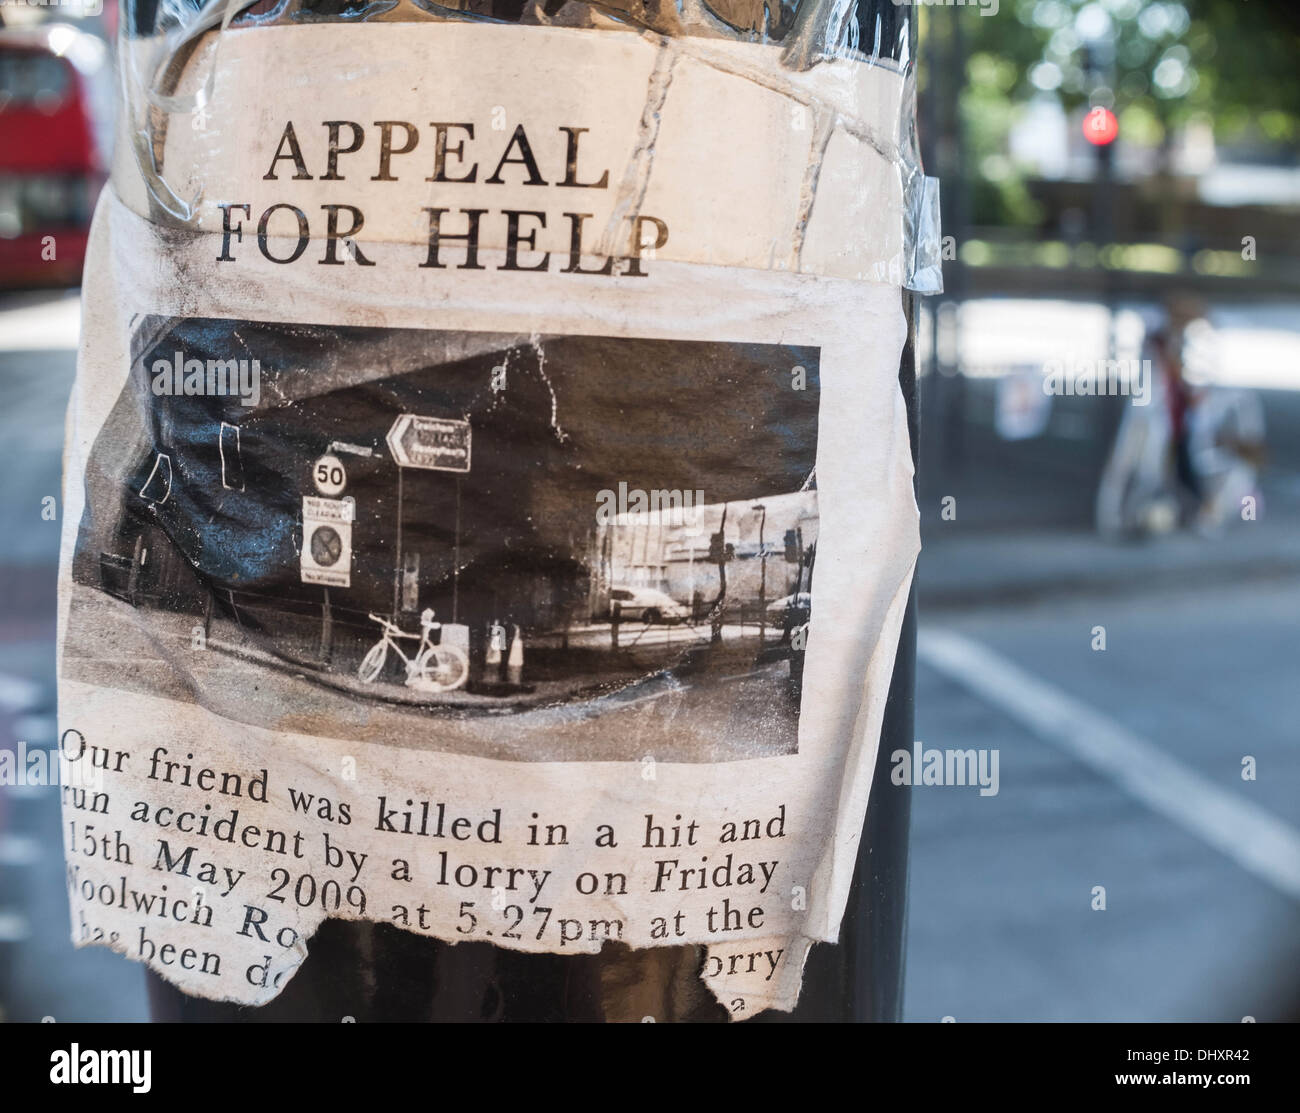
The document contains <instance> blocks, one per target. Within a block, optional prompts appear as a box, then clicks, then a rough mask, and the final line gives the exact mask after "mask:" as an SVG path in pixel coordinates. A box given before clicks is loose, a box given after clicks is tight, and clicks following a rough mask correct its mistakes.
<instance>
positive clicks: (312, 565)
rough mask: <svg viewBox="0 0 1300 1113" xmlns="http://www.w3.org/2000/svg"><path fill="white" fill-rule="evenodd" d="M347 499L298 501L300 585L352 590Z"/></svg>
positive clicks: (350, 504) (351, 505)
mask: <svg viewBox="0 0 1300 1113" xmlns="http://www.w3.org/2000/svg"><path fill="white" fill-rule="evenodd" d="M354 517H355V505H354V503H353V502H352V500H351V499H325V498H316V497H313V496H311V495H307V496H304V497H303V500H302V555H301V557H300V561H299V567H300V569H301V572H302V582H303V583H306V584H324V585H325V586H327V587H351V586H352V519H353V518H354Z"/></svg>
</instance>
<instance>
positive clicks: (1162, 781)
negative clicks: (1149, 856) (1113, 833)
mask: <svg viewBox="0 0 1300 1113" xmlns="http://www.w3.org/2000/svg"><path fill="white" fill-rule="evenodd" d="M917 657H918V658H919V659H920V660H922V661H924V662H925V663H926V664H927V665H929V666H930V667H931V668H934V669H937V670H938V671H939V672H941V673H943V674H944V675H945V676H947V677H948V678H949V679H951V680H955V681H957V682H958V683H959V684H962V685H963V686H965V687H966V688H969V689H970V690H971V691H972V692H974V693H975V694H976V695H978V696H980V697H981V698H982V699H984V700H986V701H987V702H988V703H990V704H992V705H993V706H995V707H997V708H1000V709H1001V710H1002V711H1005V712H1006V713H1007V714H1008V715H1010V716H1011V717H1012V718H1014V719H1016V720H1017V721H1019V722H1020V723H1021V724H1023V725H1024V726H1026V727H1028V728H1029V729H1030V730H1031V731H1033V732H1034V733H1035V734H1036V735H1038V737H1039V738H1041V739H1043V740H1044V741H1045V742H1050V743H1052V744H1053V745H1055V746H1056V747H1058V748H1059V749H1061V750H1063V751H1065V752H1066V753H1067V754H1069V755H1070V756H1071V757H1074V758H1075V759H1077V760H1078V761H1081V762H1083V764H1085V765H1087V766H1088V767H1090V768H1091V769H1093V770H1095V771H1096V772H1098V773H1100V774H1102V775H1103V776H1105V777H1108V778H1110V779H1111V780H1112V781H1114V782H1115V783H1116V784H1117V785H1119V787H1120V788H1122V789H1123V790H1124V791H1125V792H1127V793H1129V794H1130V795H1131V796H1133V797H1135V798H1136V799H1138V800H1139V801H1140V802H1141V803H1143V804H1145V805H1146V806H1147V807H1148V808H1150V809H1151V810H1152V811H1154V812H1157V813H1158V814H1160V815H1162V816H1164V817H1165V818H1166V819H1169V820H1172V821H1173V822H1174V823H1177V824H1178V825H1179V826H1180V827H1183V828H1184V829H1185V830H1187V831H1190V832H1191V833H1192V834H1193V835H1195V836H1196V837H1197V838H1199V839H1201V840H1202V841H1203V842H1205V843H1208V844H1209V845H1210V846H1212V847H1214V848H1215V849H1216V850H1218V851H1219V852H1220V853H1222V854H1224V855H1225V856H1227V857H1228V858H1230V859H1232V860H1233V861H1234V862H1236V863H1237V864H1238V865H1239V866H1241V867H1242V868H1243V869H1245V870H1247V871H1248V872H1249V873H1252V874H1254V875H1255V876H1256V877H1258V878H1259V879H1260V880H1262V881H1265V882H1267V883H1268V884H1269V885H1271V886H1272V887H1273V888H1275V889H1277V890H1278V891H1279V892H1281V893H1283V894H1284V895H1285V896H1287V897H1289V898H1290V899H1292V900H1295V901H1300V831H1296V830H1295V828H1293V827H1291V826H1290V825H1289V824H1287V823H1284V822H1283V821H1282V820H1280V819H1278V818H1276V817H1275V816H1273V815H1271V814H1269V813H1268V812H1267V811H1265V810H1264V809H1263V808H1260V807H1257V806H1256V805H1255V804H1252V803H1251V802H1250V801H1248V800H1243V799H1242V798H1241V797H1240V796H1238V795H1236V794H1235V793H1232V792H1228V791H1227V790H1225V789H1223V788H1220V787H1219V786H1218V785H1216V784H1215V783H1214V782H1213V781H1210V780H1208V779H1207V778H1205V777H1203V776H1201V774H1199V773H1196V772H1194V771H1193V770H1191V769H1189V768H1187V766H1185V765H1183V764H1182V763H1181V762H1179V761H1177V760H1176V759H1175V758H1172V757H1170V756H1169V755H1168V754H1166V753H1165V752H1164V751H1163V750H1161V749H1160V748H1159V747H1157V746H1155V745H1154V744H1152V743H1151V742H1149V741H1147V739H1145V738H1143V737H1141V736H1140V735H1138V734H1135V733H1133V732H1132V731H1131V730H1129V729H1128V728H1127V727H1124V726H1122V725H1120V724H1119V723H1117V722H1116V721H1115V720H1114V719H1111V718H1110V717H1109V716H1107V715H1103V714H1102V713H1101V712H1099V711H1096V710H1094V709H1093V708H1091V707H1089V706H1088V705H1087V704H1085V703H1082V702H1080V701H1079V700H1076V699H1075V698H1074V697H1072V696H1070V695H1068V694H1066V693H1065V692H1063V691H1061V690H1060V689H1059V688H1057V687H1055V686H1054V685H1052V684H1048V683H1046V682H1045V681H1042V680H1039V679H1038V678H1037V677H1035V676H1032V675H1031V674H1030V673H1027V672H1025V670H1024V669H1022V668H1020V667H1019V666H1018V665H1016V664H1013V663H1012V662H1011V661H1009V660H1007V659H1006V658H1005V657H1003V656H1001V655H1000V654H998V653H995V652H994V651H993V650H991V649H988V648H987V647H985V646H982V645H980V644H979V643H978V642H975V641H972V640H971V639H969V638H966V637H963V636H962V635H960V634H956V633H953V632H952V631H950V630H936V629H933V628H930V629H926V630H922V631H921V633H920V637H919V639H918V644H917Z"/></svg>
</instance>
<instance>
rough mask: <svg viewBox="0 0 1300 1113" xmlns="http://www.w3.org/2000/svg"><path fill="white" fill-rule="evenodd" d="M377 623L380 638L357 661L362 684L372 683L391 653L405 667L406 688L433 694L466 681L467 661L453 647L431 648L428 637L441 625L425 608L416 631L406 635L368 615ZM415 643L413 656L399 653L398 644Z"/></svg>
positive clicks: (457, 648)
mask: <svg viewBox="0 0 1300 1113" xmlns="http://www.w3.org/2000/svg"><path fill="white" fill-rule="evenodd" d="M370 617H371V619H373V620H374V621H375V622H378V623H379V626H380V629H381V630H383V636H382V637H381V638H380V639H379V641H377V642H376V643H375V644H374V645H372V646H371V647H370V649H369V651H367V653H366V655H365V657H364V658H362V660H361V667H360V668H359V669H357V675H358V676H359V677H360V678H361V680H362V682H363V683H366V684H373V683H374V682H375V681H376V680H378V679H379V677H380V675H381V674H382V673H383V671H384V665H385V663H386V662H387V661H388V651H389V650H390V649H391V650H393V651H394V652H395V653H396V654H397V655H398V656H399V657H400V658H401V659H402V663H403V664H404V665H405V666H406V685H407V687H408V688H422V689H425V690H427V691H433V692H450V691H452V690H453V689H455V688H459V687H460V686H461V685H462V684H464V683H465V681H466V680H467V679H468V678H469V659H468V658H467V657H466V656H465V651H464V650H462V649H461V648H460V647H459V646H456V645H435V644H434V643H433V640H432V638H431V635H432V633H433V632H434V631H435V630H439V629H441V628H442V623H440V622H435V621H434V617H433V611H432V610H429V609H427V608H426V609H425V611H424V612H423V613H422V614H421V615H420V632H419V633H418V634H408V633H407V632H406V631H405V630H403V629H402V628H401V627H400V626H398V625H397V624H396V623H394V622H390V621H389V620H388V619H386V618H384V617H382V616H381V615H377V614H372V615H371V616H370ZM402 640H406V641H410V640H418V641H419V643H420V644H419V645H418V646H417V647H416V649H415V653H414V654H413V655H412V656H410V657H408V656H407V655H406V654H405V653H404V652H402V646H401V641H402Z"/></svg>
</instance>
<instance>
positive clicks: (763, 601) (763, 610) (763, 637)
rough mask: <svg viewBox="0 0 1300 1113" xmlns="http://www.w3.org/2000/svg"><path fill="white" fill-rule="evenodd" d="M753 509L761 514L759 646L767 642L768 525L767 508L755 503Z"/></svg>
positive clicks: (759, 530) (759, 528)
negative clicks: (765, 535) (765, 536)
mask: <svg viewBox="0 0 1300 1113" xmlns="http://www.w3.org/2000/svg"><path fill="white" fill-rule="evenodd" d="M752 509H754V510H757V511H758V512H759V515H760V517H759V519H758V561H759V571H758V577H759V578H758V644H759V645H760V646H762V645H763V643H764V642H766V641H767V544H766V542H765V541H764V540H763V529H764V527H765V526H766V525H767V506H766V505H764V504H763V503H761V502H759V503H755V504H754V506H753V507H752Z"/></svg>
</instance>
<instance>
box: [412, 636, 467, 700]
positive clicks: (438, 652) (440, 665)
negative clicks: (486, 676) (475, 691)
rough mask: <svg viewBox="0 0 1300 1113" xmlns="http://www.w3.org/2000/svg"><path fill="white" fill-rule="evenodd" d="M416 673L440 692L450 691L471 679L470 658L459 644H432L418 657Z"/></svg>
mask: <svg viewBox="0 0 1300 1113" xmlns="http://www.w3.org/2000/svg"><path fill="white" fill-rule="evenodd" d="M415 675H416V676H419V677H421V678H423V679H425V680H427V681H429V683H430V684H432V685H433V687H434V689H435V690H436V691H439V692H450V691H451V690H452V689H454V688H459V687H460V686H461V685H462V684H464V683H465V681H466V680H468V679H469V659H468V658H467V657H466V656H465V653H464V651H463V650H462V649H460V648H459V647H458V646H454V645H431V646H429V648H428V649H426V650H425V651H424V652H423V653H421V654H420V656H419V657H418V658H416V662H415Z"/></svg>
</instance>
